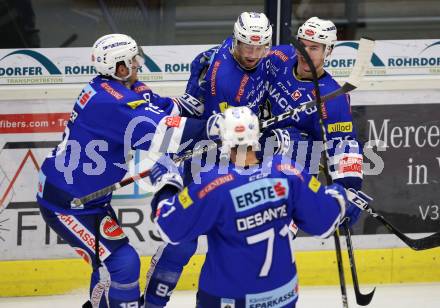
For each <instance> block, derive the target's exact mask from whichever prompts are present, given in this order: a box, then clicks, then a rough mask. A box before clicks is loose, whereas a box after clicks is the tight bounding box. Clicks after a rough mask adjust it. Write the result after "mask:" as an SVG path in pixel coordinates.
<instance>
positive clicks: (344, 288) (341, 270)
mask: <svg viewBox="0 0 440 308" xmlns="http://www.w3.org/2000/svg"><path fill="white" fill-rule="evenodd" d="M291 43H292V44H293V46H294V47H295V48H296V49H297V50H298V51H299V52H300V53H301V55H302V56H303V57H304V59H305V60H306V62H307V65H308V66H309V69H310V70H311V73H312V77H313V85H314V90H315V97H316V105H317V106H318V114H319V126H320V128H321V138H322V141H323V142H324V151H323V152H322V154H321V155H322V161H323V165H324V168H323V173H324V175H325V177H326V180H327V185H329V184H331V183H332V178H331V177H330V174H329V171H328V170H329V169H328V160H329V157H328V153H327V150H328V148H327V144H328V143H327V141H328V140H327V136H326V132H325V127H324V122H323V111H322V109H323V106H322V104H323V101H322V99H321V93H320V89H319V82H318V74H317V72H316V67H315V65H314V64H313V61H312V59H311V58H310V56H309V54H308V52H307V51H306V49H305V48H304V46H303V44H302V43H301V42H299V41H298V40H297V39H295V38H293V39H292V41H291ZM333 238H334V240H335V250H336V261H337V265H338V274H339V286H340V288H341V296H342V306H343V308H348V298H347V286H346V283H345V275H344V265H343V262H342V252H341V242H340V239H339V228H336V230H335V232H334V233H333Z"/></svg>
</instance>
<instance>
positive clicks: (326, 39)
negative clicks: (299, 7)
mask: <svg viewBox="0 0 440 308" xmlns="http://www.w3.org/2000/svg"><path fill="white" fill-rule="evenodd" d="M296 37H297V39H304V40H308V41H312V42H316V43H320V44H323V45H324V46H325V52H324V57H325V58H326V57H328V56H329V55H330V53H331V51H332V50H333V47H334V46H335V43H336V41H337V30H336V26H335V24H334V23H333V22H332V21H330V20H324V19H320V18H318V17H311V18H309V19H307V20H306V22H305V23H304V24H302V25H301V26H300V27H299V28H298V33H297V36H296Z"/></svg>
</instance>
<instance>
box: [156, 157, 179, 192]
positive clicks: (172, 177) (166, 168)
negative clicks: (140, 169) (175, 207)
mask: <svg viewBox="0 0 440 308" xmlns="http://www.w3.org/2000/svg"><path fill="white" fill-rule="evenodd" d="M149 178H150V181H151V184H152V185H153V187H154V190H155V191H156V192H157V191H159V190H160V189H162V188H163V187H164V186H165V185H170V186H173V187H174V188H176V190H177V191H181V190H182V188H183V180H182V176H181V175H180V172H179V170H178V169H177V166H176V164H175V163H174V161H173V160H172V159H171V158H170V157H169V156H162V157H161V158H160V159H159V160H158V161H157V162H156V163H155V164H154V165H153V167H152V168H151V172H150V175H149ZM177 191H176V192H177Z"/></svg>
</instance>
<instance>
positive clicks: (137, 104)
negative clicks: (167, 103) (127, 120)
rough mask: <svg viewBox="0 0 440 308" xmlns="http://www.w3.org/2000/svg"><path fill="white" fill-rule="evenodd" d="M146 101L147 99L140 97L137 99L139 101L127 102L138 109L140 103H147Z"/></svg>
mask: <svg viewBox="0 0 440 308" xmlns="http://www.w3.org/2000/svg"><path fill="white" fill-rule="evenodd" d="M146 103H147V102H146V101H145V100H143V99H140V100H137V101H133V102H129V103H127V105H128V107H130V108H131V109H136V108H137V107H139V105H142V104H146Z"/></svg>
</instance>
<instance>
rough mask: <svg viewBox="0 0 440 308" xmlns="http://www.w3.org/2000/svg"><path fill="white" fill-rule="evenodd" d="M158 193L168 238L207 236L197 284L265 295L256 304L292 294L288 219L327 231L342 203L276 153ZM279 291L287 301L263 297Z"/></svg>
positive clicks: (226, 292) (218, 291)
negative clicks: (169, 194)
mask: <svg viewBox="0 0 440 308" xmlns="http://www.w3.org/2000/svg"><path fill="white" fill-rule="evenodd" d="M223 171H224V170H223ZM158 194H159V195H158V196H157V197H156V198H155V200H156V201H157V202H158V204H159V205H158V209H157V212H156V218H155V223H156V225H157V227H158V229H159V230H160V233H161V235H162V238H163V239H164V240H165V241H168V242H170V243H178V242H185V241H190V240H193V239H195V238H197V236H199V235H201V234H206V235H207V237H208V246H209V249H208V253H207V255H206V260H205V263H204V265H203V268H202V272H201V274H200V281H199V288H200V289H201V290H203V291H204V292H207V293H209V294H212V295H215V296H219V297H223V298H246V301H252V300H253V301H254V303H255V302H259V301H260V302H261V301H263V302H265V303H266V306H264V305H262V306H255V307H284V305H286V304H288V303H291V302H292V301H294V300H295V299H296V292H293V291H295V285H296V268H295V258H294V252H293V246H292V241H293V235H292V233H291V232H290V231H289V228H288V227H289V224H290V222H291V220H292V219H293V220H294V221H295V223H296V224H297V226H298V227H299V228H301V229H302V230H304V231H305V232H307V233H310V234H312V235H317V236H322V237H327V236H329V235H331V234H332V232H333V231H334V228H335V226H336V225H337V224H338V222H339V220H340V216H341V208H340V205H339V203H338V202H337V201H336V199H334V198H333V197H331V196H330V195H327V194H326V193H325V188H324V187H323V186H322V185H321V183H320V182H319V181H318V180H317V179H316V178H315V177H312V176H310V175H309V174H307V173H305V172H302V171H299V170H298V168H297V167H296V166H295V165H293V162H290V161H287V162H286V161H284V160H282V157H281V156H278V155H277V156H274V158H273V161H272V162H268V163H267V164H266V165H265V166H264V167H262V168H261V169H260V167H258V166H256V168H253V167H250V168H249V169H237V168H235V167H234V165H232V164H231V165H229V167H228V168H227V170H226V172H220V170H219V167H218V166H216V168H215V169H213V170H212V171H210V172H209V173H207V174H203V175H202V182H201V183H200V184H195V183H191V184H190V185H189V186H187V187H186V188H184V189H183V190H182V191H181V192H180V193H179V194H178V195H175V196H172V197H171V198H168V199H166V198H165V199H164V196H166V195H167V192H166V188H165V189H164V190H163V191H160V192H159V193H158ZM161 196H162V197H161ZM292 292H293V293H292ZM279 298H284V299H285V301H282V302H281V303H280V305H274V304H273V303H272V304H273V305H272V306H270V305H269V304H268V303H269V302H272V301H273V300H274V299H278V300H279ZM246 307H248V306H246Z"/></svg>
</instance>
